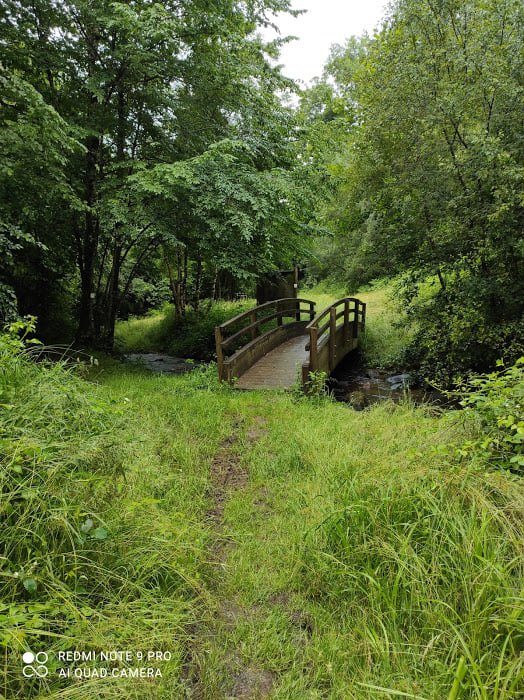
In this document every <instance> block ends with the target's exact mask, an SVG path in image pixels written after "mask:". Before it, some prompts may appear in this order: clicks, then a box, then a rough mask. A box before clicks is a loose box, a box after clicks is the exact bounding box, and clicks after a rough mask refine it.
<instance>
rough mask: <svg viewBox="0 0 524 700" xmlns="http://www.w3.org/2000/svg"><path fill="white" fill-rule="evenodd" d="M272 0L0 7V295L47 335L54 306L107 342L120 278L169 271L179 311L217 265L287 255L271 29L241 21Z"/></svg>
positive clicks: (212, 278) (288, 214)
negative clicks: (266, 34) (267, 35)
mask: <svg viewBox="0 0 524 700" xmlns="http://www.w3.org/2000/svg"><path fill="white" fill-rule="evenodd" d="M287 9H289V2H288V0H250V1H249V2H247V3H238V2H235V1H234V0H227V1H226V2H220V3H209V2H207V1H206V0H184V2H182V3H179V2H171V0H165V1H164V2H153V1H152V0H140V2H127V1H124V2H109V1H107V0H97V2H85V1H84V0H79V1H71V2H69V1H68V2H60V3H58V2H56V3H54V2H53V3H49V2H47V1H43V0H37V1H36V2H34V1H33V0H31V2H29V1H26V0H8V1H7V2H5V3H3V4H2V8H1V10H0V45H1V46H2V55H3V58H2V68H1V70H2V73H1V74H0V78H1V81H2V88H3V89H2V115H1V116H0V119H1V120H2V122H1V126H2V127H3V134H2V137H1V138H2V142H1V143H2V155H3V156H5V160H4V158H3V160H4V162H3V164H2V166H1V168H2V169H1V170H0V177H1V178H2V183H1V184H2V185H4V184H5V185H6V186H5V188H4V187H3V186H2V195H1V200H0V207H1V214H2V220H3V223H2V224H1V228H0V251H1V252H5V257H4V256H2V257H4V261H2V263H1V264H2V269H1V270H0V274H1V275H2V284H3V286H2V288H1V289H2V290H3V291H2V292H1V299H2V307H4V306H5V307H7V306H12V303H11V302H12V294H11V293H10V291H9V288H11V289H13V288H14V290H15V292H16V295H17V297H18V302H19V306H20V310H21V312H22V313H25V312H31V313H34V314H36V315H37V316H38V317H39V319H40V323H41V326H42V330H43V331H44V332H45V334H46V336H47V337H49V336H50V335H52V333H50V331H51V330H52V325H53V324H54V325H57V322H58V321H63V323H62V326H63V327H62V328H61V334H62V337H63V336H64V335H65V330H66V328H65V325H66V317H67V313H66V312H64V310H65V311H70V312H72V313H73V315H74V317H75V318H76V325H77V333H76V335H77V338H78V340H81V341H82V342H84V343H86V342H87V343H90V344H102V345H104V346H106V347H111V345H112V341H113V333H114V325H115V320H116V317H117V315H118V314H119V312H120V310H121V308H122V303H123V301H124V300H125V299H126V297H127V295H128V292H129V290H130V288H131V285H132V284H133V280H134V279H135V278H136V277H137V276H138V277H141V278H142V279H143V280H144V281H145V282H146V283H155V282H158V281H159V279H160V278H162V277H169V280H170V284H171V289H172V294H173V299H174V302H175V304H176V306H177V308H179V309H180V313H181V314H183V313H184V311H185V306H186V303H188V302H190V301H192V302H193V303H194V304H195V306H196V307H198V300H199V298H200V295H201V293H202V290H203V289H204V292H206V293H207V294H208V295H209V294H210V293H211V292H212V289H211V288H212V287H213V284H215V286H216V280H217V278H219V277H220V275H224V274H225V275H229V276H230V277H232V278H233V279H240V280H242V279H245V278H246V277H249V276H251V277H253V276H254V275H255V273H256V272H259V271H260V270H263V269H267V268H274V267H275V266H278V265H281V264H288V263H289V259H290V258H291V257H292V256H293V254H295V253H296V241H295V238H296V236H295V235H294V234H295V233H296V232H297V209H296V207H295V206H294V204H293V202H295V201H296V202H297V204H296V206H297V207H300V202H299V199H300V198H298V199H297V198H296V197H295V194H294V193H295V192H296V187H295V186H294V185H293V184H292V183H291V181H290V180H289V178H287V179H286V178H285V177H284V175H283V172H282V168H286V167H289V166H290V163H291V162H292V136H293V128H292V114H291V112H290V110H289V109H287V108H286V107H284V106H283V101H282V97H281V96H282V95H284V94H285V93H286V91H288V90H289V88H290V87H291V84H290V83H289V81H286V80H285V79H284V78H283V77H282V76H281V74H280V73H279V71H278V70H277V69H275V68H273V67H272V66H271V65H270V64H271V61H270V58H271V57H274V56H276V55H277V53H278V46H279V43H280V42H279V41H276V42H273V43H272V44H269V45H266V44H264V43H263V41H262V40H261V38H260V36H259V34H258V33H257V29H258V28H260V27H261V26H263V25H265V24H267V22H268V21H269V20H268V16H269V14H270V13H271V12H275V11H286V10H287ZM246 252H249V254H248V255H246ZM206 285H207V287H206ZM56 302H59V303H60V306H61V307H62V308H61V309H57V303H56ZM4 315H5V314H4ZM55 335H60V331H57V333H55Z"/></svg>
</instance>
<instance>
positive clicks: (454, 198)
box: [327, 0, 524, 381]
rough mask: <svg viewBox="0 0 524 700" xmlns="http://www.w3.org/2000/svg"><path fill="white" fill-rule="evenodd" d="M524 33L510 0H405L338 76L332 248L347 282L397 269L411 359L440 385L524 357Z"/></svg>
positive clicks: (520, 11)
mask: <svg viewBox="0 0 524 700" xmlns="http://www.w3.org/2000/svg"><path fill="white" fill-rule="evenodd" d="M522 28H523V9H522V4H521V3H520V2H518V0H503V1H502V2H500V1H497V2H495V1H490V2H483V1H482V2H481V1H480V0H474V1H471V2H467V3H464V2H462V1H459V0H441V1H440V0H439V2H435V0H423V1H422V2H414V1H413V0H399V2H397V3H396V4H395V5H394V6H393V8H392V12H391V16H390V17H389V20H388V21H387V23H386V24H385V26H384V28H383V30H382V31H381V33H380V34H379V35H378V36H377V37H376V38H375V39H373V40H372V41H371V42H370V43H369V45H368V46H367V48H366V51H365V52H364V53H363V55H362V56H361V57H360V58H359V61H358V62H357V64H353V65H354V69H353V71H352V73H351V74H350V75H349V77H348V76H344V75H342V78H339V79H342V80H343V85H344V87H346V88H347V89H346V91H345V99H346V101H348V103H350V104H351V105H356V106H357V117H356V126H355V128H354V129H353V130H352V132H351V135H350V137H349V139H348V145H347V151H346V152H347V153H348V157H347V159H346V163H345V166H344V167H343V168H342V169H340V168H339V169H338V171H337V173H336V180H335V182H334V183H332V184H333V185H334V187H333V189H334V196H333V197H332V199H331V204H330V207H331V212H330V210H329V209H328V212H327V217H328V219H329V218H330V217H331V219H332V218H333V213H334V214H335V215H336V217H337V219H338V226H337V229H336V230H337V234H338V235H337V241H336V248H337V249H338V250H339V251H341V252H342V253H343V254H344V255H345V256H346V260H347V267H348V278H349V279H350V281H351V283H352V284H358V283H360V282H364V281H368V280H369V279H372V278H373V277H377V276H380V275H383V274H391V273H392V272H393V273H396V274H398V273H402V274H404V278H403V279H404V282H403V290H404V293H405V297H406V299H408V300H409V301H410V302H411V303H412V307H411V311H412V315H413V317H414V318H415V319H416V320H417V322H418V324H419V333H418V336H417V339H416V342H417V344H418V347H419V351H418V353H417V360H418V361H419V362H420V363H421V364H422V368H423V370H424V371H425V372H426V373H428V374H433V375H435V374H437V375H440V376H441V377H442V378H443V379H445V380H446V381H448V380H450V379H451V378H452V376H453V375H454V374H455V373H457V372H461V371H465V370H467V369H469V368H471V367H474V368H476V369H484V368H486V367H488V366H490V365H492V364H493V363H494V362H495V360H496V359H497V357H499V356H503V355H506V356H507V359H508V360H509V359H513V358H514V357H515V355H518V354H519V352H521V351H522V345H521V342H522V337H523V333H522V325H521V324H522V321H521V319H522V311H523V303H522V300H523V298H524V289H523V280H524V267H523V265H524V261H523V252H524V248H523V244H522V228H523V221H524V208H523V201H522V196H521V193H522V182H523V178H524V162H523V154H524V152H523V147H522V139H521V133H522V125H523V116H522V115H523V113H524V110H523V107H524V104H523V99H524V91H523V85H522V76H523V75H524V71H523V68H524V65H523V56H524V51H523V31H522ZM339 75H341V74H340V73H339ZM342 92H343V91H342ZM341 224H342V226H341ZM432 279H434V280H435V283H436V287H435V290H434V293H433V295H432V296H431V299H430V300H427V299H425V300H423V299H424V297H420V298H419V291H420V289H421V286H422V287H424V286H425V285H426V283H427V281H428V280H432ZM426 297H427V295H426Z"/></svg>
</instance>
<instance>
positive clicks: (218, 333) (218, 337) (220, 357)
mask: <svg viewBox="0 0 524 700" xmlns="http://www.w3.org/2000/svg"><path fill="white" fill-rule="evenodd" d="M222 340H223V338H222V330H221V328H220V326H217V327H216V328H215V343H216V351H217V367H218V378H219V379H220V381H222V380H223V379H224V376H223V375H224V350H223V349H222Z"/></svg>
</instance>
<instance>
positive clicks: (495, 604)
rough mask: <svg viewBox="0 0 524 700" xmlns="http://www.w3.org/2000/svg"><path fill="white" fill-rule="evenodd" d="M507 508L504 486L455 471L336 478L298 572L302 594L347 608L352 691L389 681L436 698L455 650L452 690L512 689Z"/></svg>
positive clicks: (512, 692) (513, 555) (510, 513)
mask: <svg viewBox="0 0 524 700" xmlns="http://www.w3.org/2000/svg"><path fill="white" fill-rule="evenodd" d="M519 509H520V516H522V515H523V513H522V502H520V503H519V498H518V491H517V490H516V489H515V491H513V492H512V489H511V488H509V489H508V488H507V485H505V488H504V490H503V491H500V490H498V489H497V488H496V487H495V486H492V487H491V488H489V487H488V486H487V485H486V484H484V485H483V484H482V482H479V481H478V480H477V479H476V478H475V476H474V475H473V474H471V475H468V474H467V473H464V472H461V473H460V474H457V473H451V474H448V475H445V474H442V473H441V474H439V475H438V476H437V475H424V476H423V477H422V478H418V479H416V480H413V479H409V478H407V479H403V478H402V475H399V474H397V475H395V479H394V480H388V481H382V482H379V483H377V482H376V481H370V480H366V479H365V477H364V478H363V475H362V474H359V475H358V477H355V478H350V479H349V480H348V481H347V483H345V484H344V486H343V488H342V489H341V493H340V496H339V498H338V499H337V510H336V511H334V512H333V513H332V514H330V515H328V517H327V518H326V519H325V521H324V522H323V523H322V524H321V526H320V527H319V528H317V529H315V530H314V531H313V532H312V533H310V535H309V536H308V540H307V545H306V547H305V555H304V557H305V558H304V566H305V569H304V576H305V581H306V582H307V583H308V585H309V595H313V596H315V597H317V596H318V597H320V598H321V599H324V600H326V602H327V604H328V605H330V606H336V607H337V608H338V609H339V610H340V611H341V614H342V615H343V616H345V617H346V616H347V617H350V618H351V621H352V626H353V628H354V632H353V634H352V635H351V636H352V644H353V645H354V648H355V649H358V650H359V651H358V652H357V654H356V658H355V663H356V665H357V666H358V664H359V662H360V663H361V664H362V667H363V668H365V669H366V670H367V673H362V670H361V671H360V672H358V671H357V669H356V668H355V673H356V674H357V678H359V677H360V679H362V680H361V682H362V688H363V694H364V696H367V694H366V693H364V691H365V689H366V688H367V689H368V692H369V690H371V689H372V686H373V685H376V686H382V687H384V685H385V684H386V685H387V684H388V682H389V687H390V692H393V691H403V692H407V693H409V695H408V697H414V695H413V693H414V691H415V689H416V688H417V686H418V687H419V688H420V689H421V695H423V696H425V697H429V698H433V697H443V698H444V697H446V696H447V693H448V692H449V691H450V689H451V685H452V678H453V673H454V671H455V669H456V667H457V665H458V663H459V662H460V660H461V659H463V662H462V665H463V668H464V670H465V675H464V677H463V680H462V682H461V683H460V689H461V693H462V695H461V697H467V698H479V699H480V698H482V699H483V700H488V699H493V700H495V699H496V700H500V699H501V698H514V697H515V698H516V697H517V689H518V688H519V683H520V681H521V680H522V678H520V680H519V671H521V665H522V659H519V651H520V649H521V644H522V631H523V628H522V617H521V615H522V598H521V595H522V588H521V587H522V580H523V579H522V575H523V573H524V572H523V564H524V561H523V559H522V554H523V551H522V550H523V548H522V531H521V528H520V525H519V522H518V519H517V518H518V511H519ZM393 659H398V662H397V661H395V662H394V663H392V660H393ZM403 674H405V675H404V677H403ZM422 689H423V690H422ZM384 692H385V694H386V696H387V691H386V690H385V691H384ZM457 697H458V696H457Z"/></svg>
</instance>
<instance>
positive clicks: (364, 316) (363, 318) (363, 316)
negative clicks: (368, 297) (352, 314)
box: [361, 302, 366, 331]
mask: <svg viewBox="0 0 524 700" xmlns="http://www.w3.org/2000/svg"><path fill="white" fill-rule="evenodd" d="M361 304H362V327H361V330H362V331H365V330H366V304H365V303H364V302H361Z"/></svg>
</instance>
